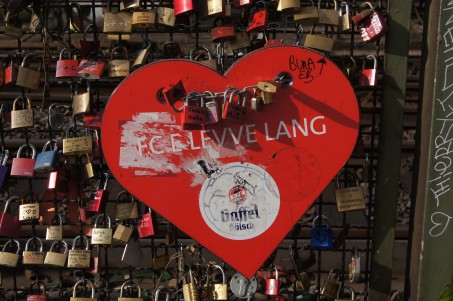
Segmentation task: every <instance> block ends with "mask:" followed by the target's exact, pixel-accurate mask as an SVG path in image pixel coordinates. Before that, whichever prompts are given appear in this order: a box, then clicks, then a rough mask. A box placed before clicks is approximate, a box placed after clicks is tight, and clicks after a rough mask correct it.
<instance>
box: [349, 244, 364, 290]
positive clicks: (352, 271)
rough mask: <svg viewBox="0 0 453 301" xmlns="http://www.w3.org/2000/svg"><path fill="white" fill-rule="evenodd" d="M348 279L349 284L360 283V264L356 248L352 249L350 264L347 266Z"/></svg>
mask: <svg viewBox="0 0 453 301" xmlns="http://www.w3.org/2000/svg"><path fill="white" fill-rule="evenodd" d="M348 269H349V271H348V278H349V282H351V283H360V276H361V264H360V255H359V250H358V248H357V247H356V246H353V247H352V256H351V263H350V264H349V265H348Z"/></svg>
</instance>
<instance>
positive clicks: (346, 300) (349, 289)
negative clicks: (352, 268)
mask: <svg viewBox="0 0 453 301" xmlns="http://www.w3.org/2000/svg"><path fill="white" fill-rule="evenodd" d="M343 289H346V290H348V291H349V292H350V295H351V299H344V298H340V297H342V296H341V294H340V293H341V291H342V290H341V289H339V290H338V293H337V297H336V298H335V301H350V300H356V298H355V291H354V289H353V288H352V287H350V286H346V285H345V286H344V287H343Z"/></svg>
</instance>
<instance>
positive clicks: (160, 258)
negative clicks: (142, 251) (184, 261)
mask: <svg viewBox="0 0 453 301" xmlns="http://www.w3.org/2000/svg"><path fill="white" fill-rule="evenodd" d="M159 248H164V250H165V251H164V254H160V255H157V250H158V249H159ZM169 261H170V255H169V254H168V246H167V245H165V244H160V245H159V246H157V248H156V251H155V255H154V258H153V269H155V270H159V269H165V268H166V266H167V264H168V262H169Z"/></svg>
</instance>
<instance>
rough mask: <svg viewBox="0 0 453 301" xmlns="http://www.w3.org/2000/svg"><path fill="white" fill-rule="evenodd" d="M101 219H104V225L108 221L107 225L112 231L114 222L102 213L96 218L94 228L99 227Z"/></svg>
mask: <svg viewBox="0 0 453 301" xmlns="http://www.w3.org/2000/svg"><path fill="white" fill-rule="evenodd" d="M100 217H103V218H104V223H105V220H106V219H107V225H108V228H109V229H110V228H111V227H112V222H111V220H110V217H109V216H108V215H107V214H105V213H101V214H99V215H98V216H97V217H96V219H95V220H94V228H97V227H98V220H99V218H100Z"/></svg>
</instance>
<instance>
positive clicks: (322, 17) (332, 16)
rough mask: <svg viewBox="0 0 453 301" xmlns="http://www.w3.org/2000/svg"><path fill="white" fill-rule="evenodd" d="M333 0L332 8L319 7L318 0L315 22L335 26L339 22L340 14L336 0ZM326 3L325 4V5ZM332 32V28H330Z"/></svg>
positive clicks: (319, 2)
mask: <svg viewBox="0 0 453 301" xmlns="http://www.w3.org/2000/svg"><path fill="white" fill-rule="evenodd" d="M332 1H333V5H334V7H333V9H329V8H321V2H322V1H321V0H319V1H318V15H319V18H318V21H317V22H316V23H318V24H321V25H327V26H335V27H337V26H338V25H339V24H340V14H339V12H338V5H337V0H332ZM327 5H328V4H326V6H327ZM332 33H333V30H332Z"/></svg>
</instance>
